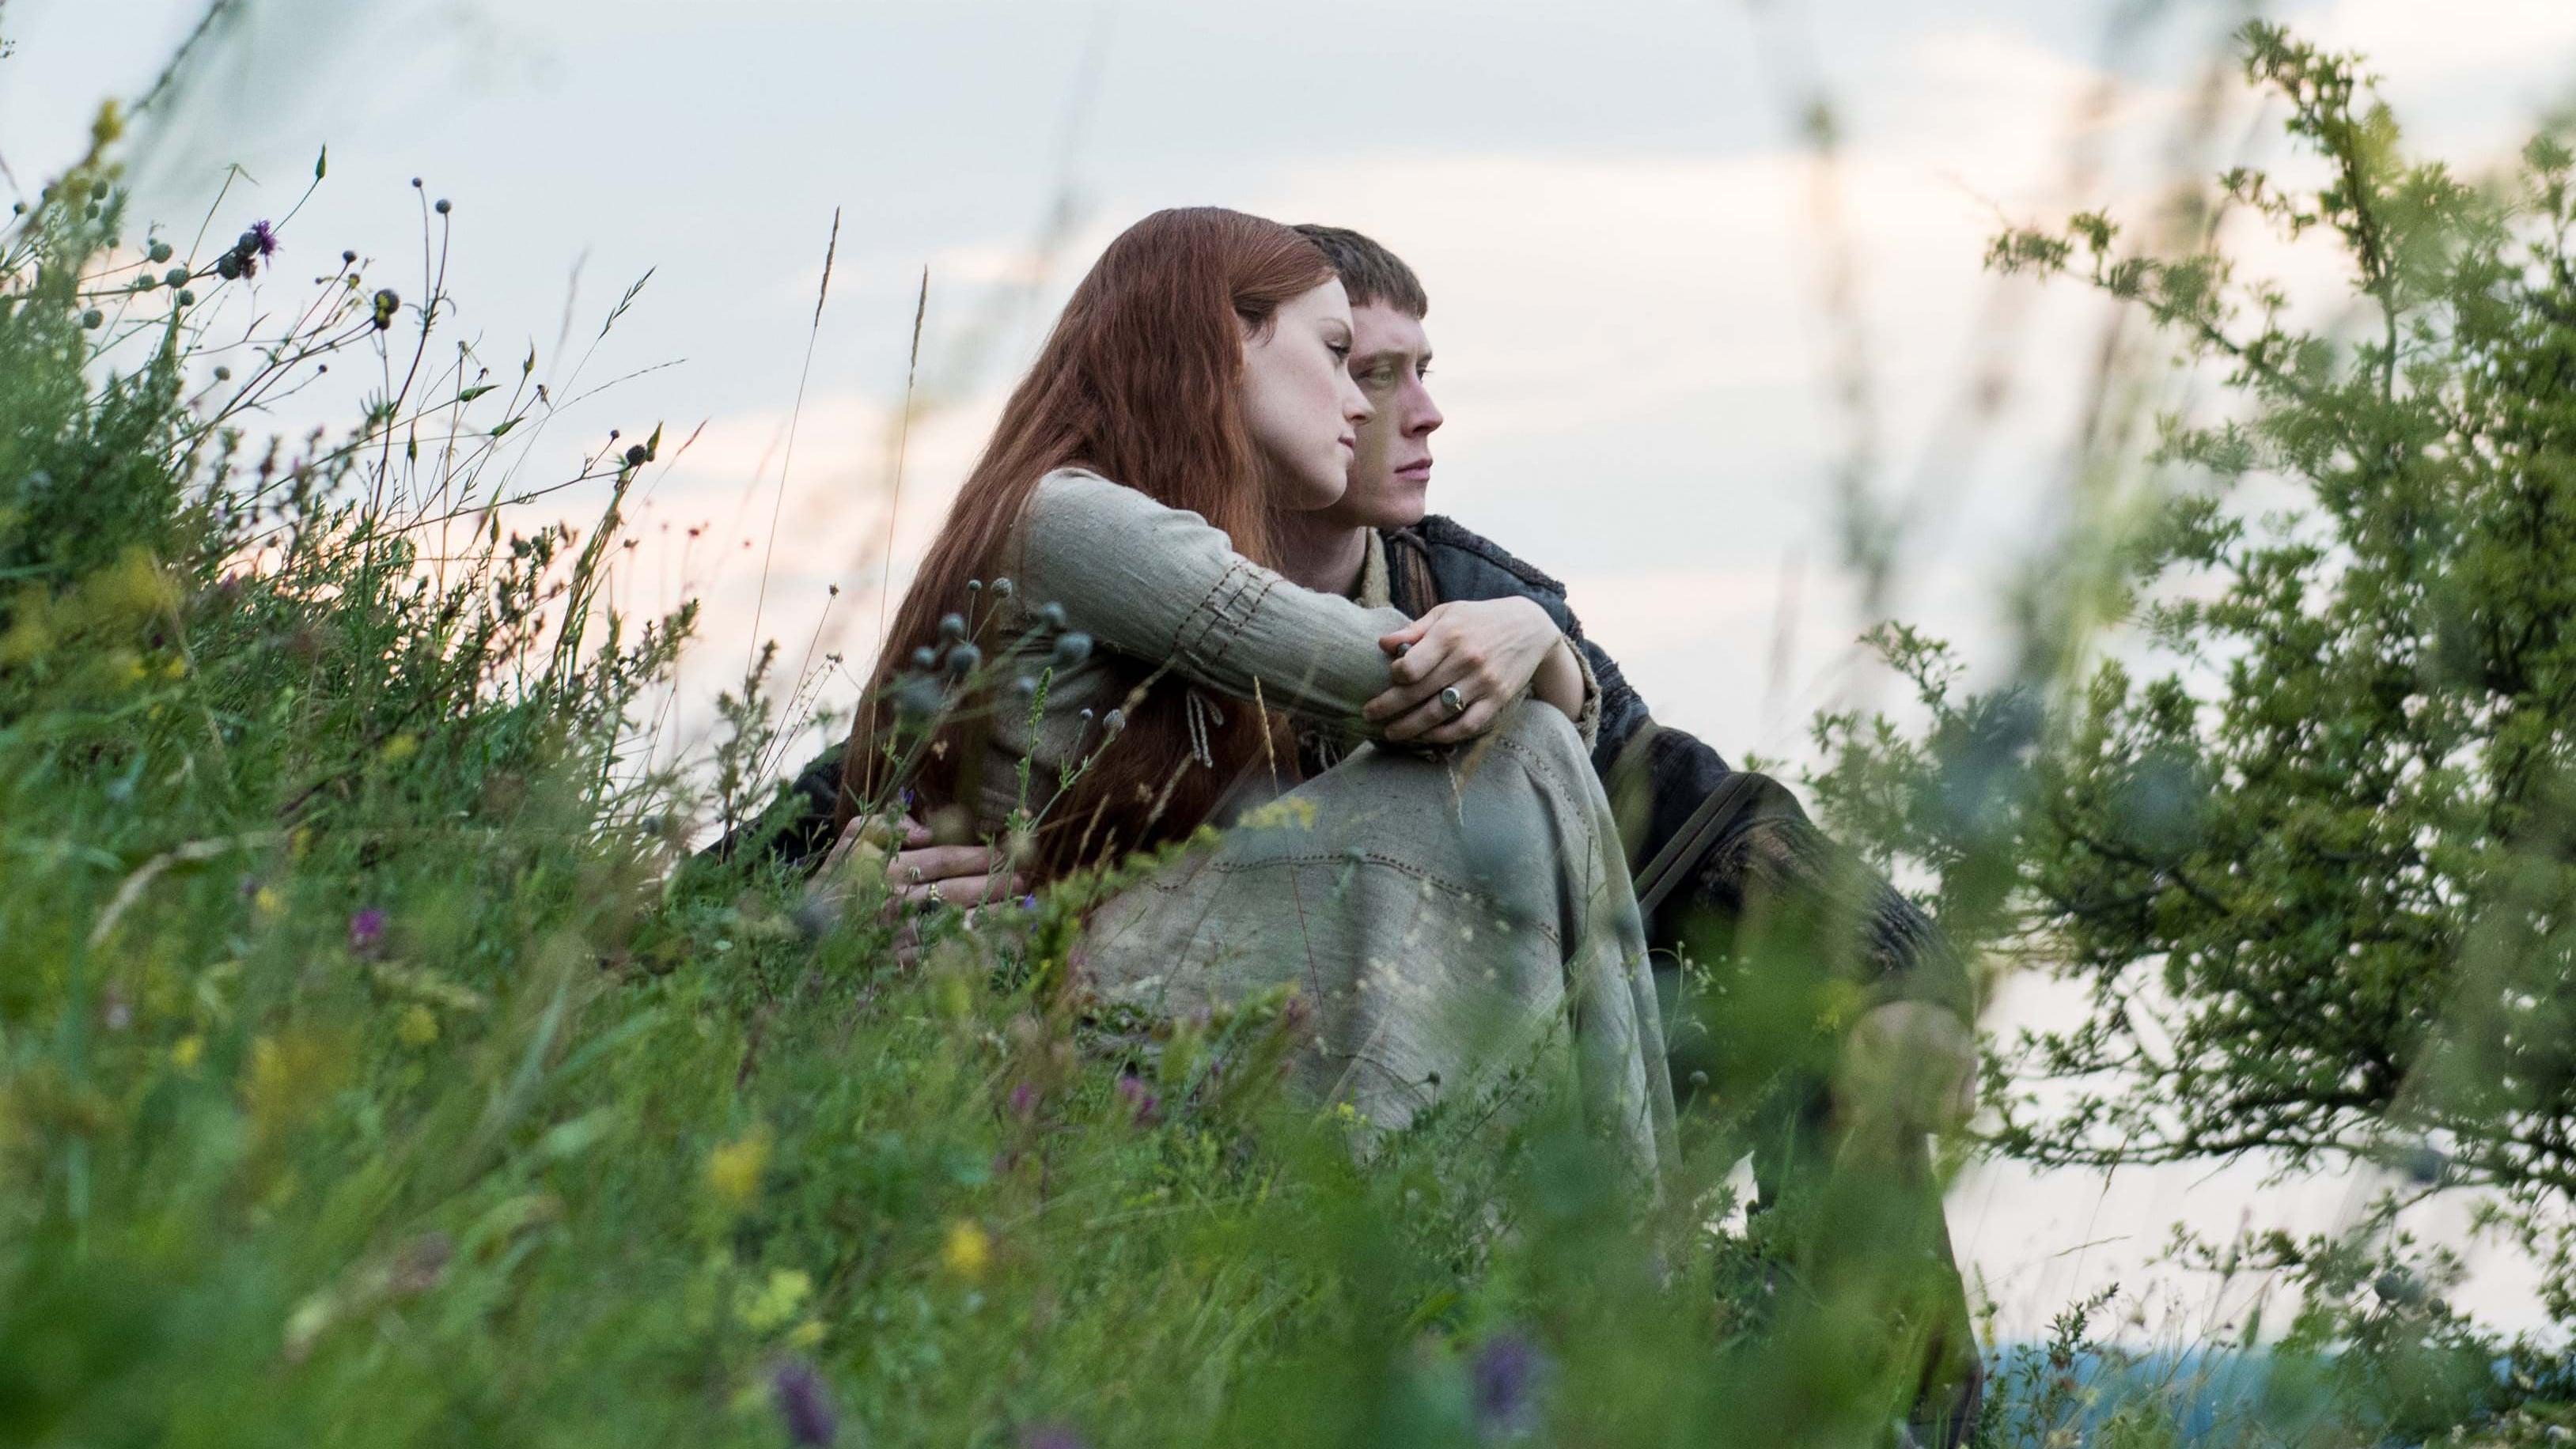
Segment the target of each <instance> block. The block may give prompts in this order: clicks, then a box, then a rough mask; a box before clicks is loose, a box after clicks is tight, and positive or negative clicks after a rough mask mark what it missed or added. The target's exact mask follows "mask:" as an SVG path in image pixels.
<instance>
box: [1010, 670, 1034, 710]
mask: <svg viewBox="0 0 2576 1449" xmlns="http://www.w3.org/2000/svg"><path fill="white" fill-rule="evenodd" d="M1037 697H1038V682H1037V680H1036V679H1034V678H1032V677H1031V676H1029V675H1026V674H1023V675H1020V676H1019V677H1018V678H1016V679H1013V680H1012V681H1011V698H1013V699H1016V700H1019V701H1020V702H1021V703H1023V704H1025V703H1027V702H1028V701H1030V700H1033V699H1035V698H1037Z"/></svg>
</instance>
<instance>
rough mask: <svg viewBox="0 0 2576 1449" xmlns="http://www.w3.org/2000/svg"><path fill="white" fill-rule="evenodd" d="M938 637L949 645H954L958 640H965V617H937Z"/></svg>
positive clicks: (956, 615) (947, 615) (946, 615)
mask: <svg viewBox="0 0 2576 1449" xmlns="http://www.w3.org/2000/svg"><path fill="white" fill-rule="evenodd" d="M939 637H940V638H941V639H944V640H946V641H947V642H949V643H951V644H954V643H956V642H957V641H958V640H960V639H963V638H965V637H966V616H965V615H963V614H942V615H940V616H939Z"/></svg>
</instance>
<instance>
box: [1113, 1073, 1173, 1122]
mask: <svg viewBox="0 0 2576 1449" xmlns="http://www.w3.org/2000/svg"><path fill="white" fill-rule="evenodd" d="M1118 1096H1119V1098H1120V1100H1122V1101H1124V1102H1125V1103H1126V1104H1127V1107H1128V1110H1129V1112H1130V1113H1131V1114H1132V1120H1133V1121H1134V1122H1135V1124H1136V1125H1137V1126H1139V1127H1150V1126H1152V1125H1154V1121H1155V1119H1156V1118H1158V1117H1160V1116H1161V1115H1162V1111H1163V1099H1162V1098H1160V1097H1157V1096H1155V1095H1154V1094H1153V1093H1152V1092H1149V1091H1147V1090H1145V1082H1144V1079H1143V1078H1141V1077H1139V1076H1137V1075H1136V1074H1135V1073H1134V1072H1125V1073H1122V1074H1120V1076H1119V1078H1118Z"/></svg>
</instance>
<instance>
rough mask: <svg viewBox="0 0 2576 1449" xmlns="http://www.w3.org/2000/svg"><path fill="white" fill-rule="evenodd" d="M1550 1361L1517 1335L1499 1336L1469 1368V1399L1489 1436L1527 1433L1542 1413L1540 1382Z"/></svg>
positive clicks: (1478, 1353) (1479, 1426)
mask: <svg viewBox="0 0 2576 1449" xmlns="http://www.w3.org/2000/svg"><path fill="white" fill-rule="evenodd" d="M1546 1368H1547V1359H1546V1357H1545V1355H1543V1354H1541V1353H1540V1352H1539V1351H1538V1349H1537V1347H1536V1346H1535V1345H1533V1344H1531V1342H1530V1341H1529V1340H1528V1339H1526V1338H1523V1337H1521V1336H1520V1335H1519V1334H1516V1333H1508V1332H1507V1333H1499V1334H1496V1335H1495V1336H1494V1337H1492V1338H1491V1339H1488V1340H1487V1341H1486V1343H1485V1346H1484V1347H1483V1348H1480V1349H1478V1350H1477V1351H1476V1356H1475V1358H1474V1359H1472V1360H1470V1361H1469V1363H1468V1365H1467V1396H1468V1401H1469V1403H1470V1404H1471V1405H1472V1406H1473V1408H1474V1410H1475V1415H1476V1428H1477V1431H1478V1432H1479V1433H1482V1434H1486V1435H1489V1436H1490V1435H1509V1434H1519V1433H1523V1432H1526V1431H1527V1430H1528V1429H1529V1428H1530V1427H1532V1420H1533V1419H1535V1418H1536V1416H1537V1411H1538V1379H1539V1376H1540V1375H1541V1374H1542V1373H1544V1372H1545V1371H1546Z"/></svg>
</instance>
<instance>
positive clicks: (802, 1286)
mask: <svg viewBox="0 0 2576 1449" xmlns="http://www.w3.org/2000/svg"><path fill="white" fill-rule="evenodd" d="M813 1293H814V1280H813V1279H812V1278H811V1277H809V1276H808V1275H807V1274H806V1272H805V1270H804V1269H802V1268H781V1269H779V1270H777V1271H776V1272H774V1273H771V1274H770V1275H769V1281H768V1282H767V1283H764V1284H762V1285H761V1286H760V1287H758V1288H753V1287H752V1286H750V1285H749V1284H745V1285H743V1288H742V1291H741V1292H740V1293H737V1294H736V1295H735V1296H734V1304H733V1311H734V1316H735V1317H737V1318H739V1319H741V1320H742V1326H743V1327H745V1328H748V1329H750V1330H751V1331H752V1332H754V1333H767V1332H769V1331H770V1330H771V1329H773V1328H776V1327H778V1326H779V1325H780V1324H782V1323H785V1322H786V1321H787V1320H789V1319H791V1318H794V1317H795V1316H796V1314H797V1311H798V1310H800V1309H802V1308H803V1307H804V1306H805V1300H806V1299H807V1298H810V1297H812V1296H813Z"/></svg>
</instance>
